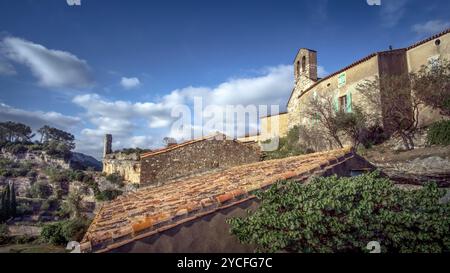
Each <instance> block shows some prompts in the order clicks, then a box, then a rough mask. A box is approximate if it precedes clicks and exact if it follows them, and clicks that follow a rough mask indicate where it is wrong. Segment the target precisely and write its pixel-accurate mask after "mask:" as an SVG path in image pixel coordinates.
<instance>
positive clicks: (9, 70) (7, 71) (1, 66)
mask: <svg viewBox="0 0 450 273" xmlns="http://www.w3.org/2000/svg"><path fill="white" fill-rule="evenodd" d="M16 74H17V72H16V69H15V68H14V66H12V65H11V64H10V63H9V62H7V61H6V60H4V59H3V58H1V56H0V76H2V75H3V76H12V75H16Z"/></svg>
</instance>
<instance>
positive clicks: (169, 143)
mask: <svg viewBox="0 0 450 273" xmlns="http://www.w3.org/2000/svg"><path fill="white" fill-rule="evenodd" d="M163 142H164V144H166V146H167V147H169V146H172V145H176V144H177V140H176V139H174V138H173V137H165V138H163Z"/></svg>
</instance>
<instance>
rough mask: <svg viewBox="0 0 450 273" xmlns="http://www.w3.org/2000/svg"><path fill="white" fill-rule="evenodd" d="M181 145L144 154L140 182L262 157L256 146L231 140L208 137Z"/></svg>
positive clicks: (173, 176) (177, 176)
mask: <svg viewBox="0 0 450 273" xmlns="http://www.w3.org/2000/svg"><path fill="white" fill-rule="evenodd" d="M180 146H181V147H175V148H173V149H169V150H168V151H162V152H156V153H154V154H151V155H149V156H146V157H143V158H142V159H141V183H142V184H158V183H160V182H165V181H167V180H171V179H175V178H180V177H184V176H189V175H193V174H197V173H202V172H206V171H210V170H214V169H225V168H229V167H232V166H237V165H242V164H246V163H252V162H257V161H259V160H260V159H261V154H260V151H259V150H257V149H255V148H254V147H252V146H250V145H244V144H242V143H240V142H238V141H234V140H216V139H209V140H202V141H197V142H193V143H190V144H188V145H180Z"/></svg>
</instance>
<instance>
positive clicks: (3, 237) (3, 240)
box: [0, 224, 10, 245]
mask: <svg viewBox="0 0 450 273" xmlns="http://www.w3.org/2000/svg"><path fill="white" fill-rule="evenodd" d="M9 241H10V237H9V230H8V226H7V225H6V224H0V245H5V244H7V243H9Z"/></svg>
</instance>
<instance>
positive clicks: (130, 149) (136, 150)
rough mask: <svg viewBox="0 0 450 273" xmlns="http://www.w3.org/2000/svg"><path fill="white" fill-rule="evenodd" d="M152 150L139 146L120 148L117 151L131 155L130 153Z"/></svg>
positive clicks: (138, 153)
mask: <svg viewBox="0 0 450 273" xmlns="http://www.w3.org/2000/svg"><path fill="white" fill-rule="evenodd" d="M151 151H152V150H149V149H141V148H127V149H122V150H120V151H117V152H119V153H123V154H126V155H131V154H137V155H140V154H143V153H147V152H151Z"/></svg>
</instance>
